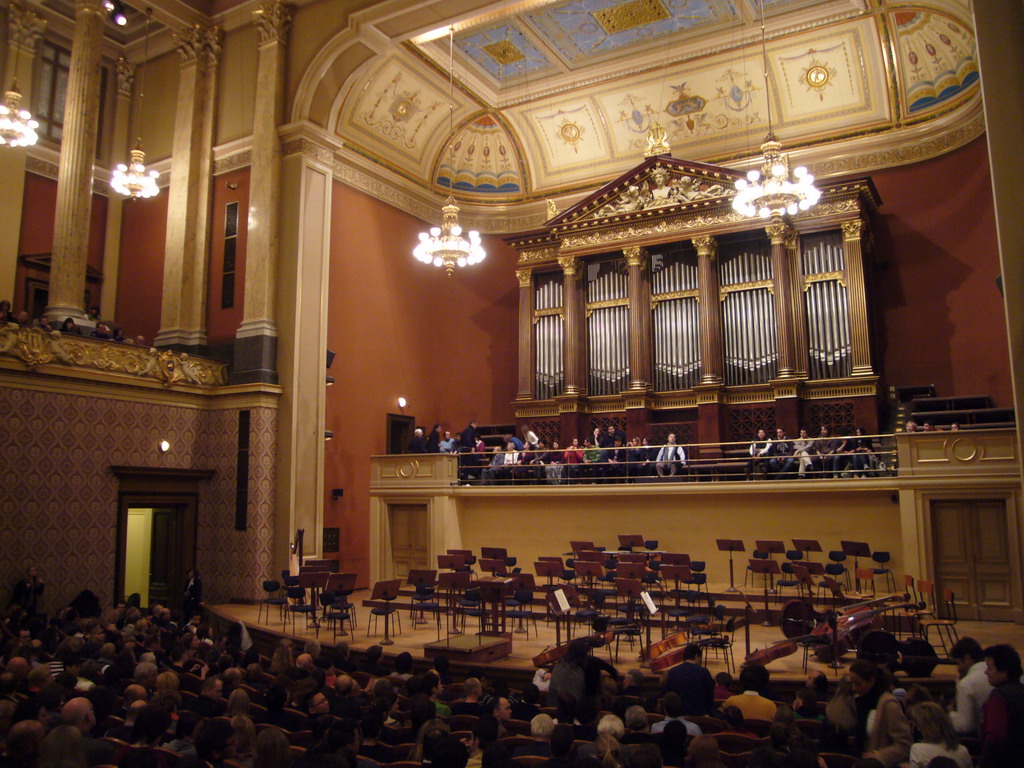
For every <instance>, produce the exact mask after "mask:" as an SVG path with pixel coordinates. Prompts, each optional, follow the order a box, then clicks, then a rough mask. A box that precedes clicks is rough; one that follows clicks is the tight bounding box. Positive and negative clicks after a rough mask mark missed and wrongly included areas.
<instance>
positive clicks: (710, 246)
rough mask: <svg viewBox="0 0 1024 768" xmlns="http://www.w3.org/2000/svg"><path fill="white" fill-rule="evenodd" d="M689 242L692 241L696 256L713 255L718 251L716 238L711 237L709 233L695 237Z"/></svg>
mask: <svg viewBox="0 0 1024 768" xmlns="http://www.w3.org/2000/svg"><path fill="white" fill-rule="evenodd" d="M690 242H691V243H693V247H694V248H696V249H697V255H698V256H714V255H715V254H716V253H718V240H716V239H715V238H713V237H712V236H711V235H704V236H703V237H695V238H693V239H692V240H691V241H690Z"/></svg>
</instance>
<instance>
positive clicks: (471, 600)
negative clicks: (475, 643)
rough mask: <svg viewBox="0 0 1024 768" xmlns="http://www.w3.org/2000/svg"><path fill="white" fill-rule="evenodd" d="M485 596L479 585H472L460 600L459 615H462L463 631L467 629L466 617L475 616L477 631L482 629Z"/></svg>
mask: <svg viewBox="0 0 1024 768" xmlns="http://www.w3.org/2000/svg"><path fill="white" fill-rule="evenodd" d="M484 611H485V608H484V598H483V595H482V594H481V593H480V588H479V587H470V588H469V589H467V590H466V593H465V594H464V595H463V596H462V599H461V600H459V615H460V616H461V617H462V631H463V633H465V631H466V617H467V616H473V617H474V618H475V619H476V621H477V627H476V629H477V632H479V631H480V629H481V624H482V623H483V616H484Z"/></svg>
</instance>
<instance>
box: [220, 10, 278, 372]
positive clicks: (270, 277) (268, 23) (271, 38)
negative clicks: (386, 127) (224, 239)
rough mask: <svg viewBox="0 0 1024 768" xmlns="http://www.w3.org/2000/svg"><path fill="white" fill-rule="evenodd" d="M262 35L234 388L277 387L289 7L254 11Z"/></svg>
mask: <svg viewBox="0 0 1024 768" xmlns="http://www.w3.org/2000/svg"><path fill="white" fill-rule="evenodd" d="M252 18H253V24H254V25H255V27H256V31H257V33H258V34H259V63H258V65H257V69H256V99H255V102H254V104H253V123H252V165H251V167H250V170H249V172H250V175H251V177H252V178H253V179H254V180H256V179H258V180H259V183H254V184H253V185H252V187H251V192H250V195H249V215H248V219H247V226H248V246H247V248H246V254H245V299H244V303H243V312H242V324H241V325H240V326H239V327H238V330H237V331H236V333H235V360H234V369H233V373H232V382H233V383H250V382H256V381H262V382H269V383H276V382H277V314H276V307H275V305H274V289H275V280H276V276H277V259H278V241H277V237H278V231H277V230H278V211H279V206H280V200H281V197H280V188H281V143H280V139H279V138H278V135H277V129H278V126H279V125H280V124H281V123H282V122H283V119H284V64H285V52H286V49H285V45H286V43H287V39H288V27H289V25H290V23H291V14H290V12H289V8H288V6H286V5H284V4H282V3H280V2H277V1H276V0H269V1H268V2H263V3H261V4H260V6H259V7H258V8H257V9H256V10H255V11H253V14H252Z"/></svg>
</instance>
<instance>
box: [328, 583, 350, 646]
mask: <svg viewBox="0 0 1024 768" xmlns="http://www.w3.org/2000/svg"><path fill="white" fill-rule="evenodd" d="M320 604H321V606H322V607H323V616H322V619H323V621H325V622H327V626H328V627H329V628H331V629H332V630H333V631H334V642H338V637H339V635H340V636H341V637H344V636H346V635H347V634H348V632H346V631H345V622H346V621H347V622H348V626H349V629H352V628H353V624H352V614H351V613H350V612H349V611H348V609H346V608H343V607H342V605H343V604H344V603H342V602H341V598H340V597H339V596H338V595H337V593H334V592H324V593H323V594H322V595H321V596H320ZM347 604H348V605H351V603H347ZM339 624H340V625H341V626H340V627H339V626H338V625H339Z"/></svg>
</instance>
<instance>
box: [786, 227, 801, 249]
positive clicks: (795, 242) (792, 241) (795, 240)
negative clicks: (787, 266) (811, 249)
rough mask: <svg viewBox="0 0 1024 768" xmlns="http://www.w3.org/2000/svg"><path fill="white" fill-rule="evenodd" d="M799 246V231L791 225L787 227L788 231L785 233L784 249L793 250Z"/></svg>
mask: <svg viewBox="0 0 1024 768" xmlns="http://www.w3.org/2000/svg"><path fill="white" fill-rule="evenodd" d="M799 247H800V233H799V232H797V231H796V230H795V229H793V228H792V227H790V228H789V232H787V233H786V250H787V251H795V250H797V248H799Z"/></svg>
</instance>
